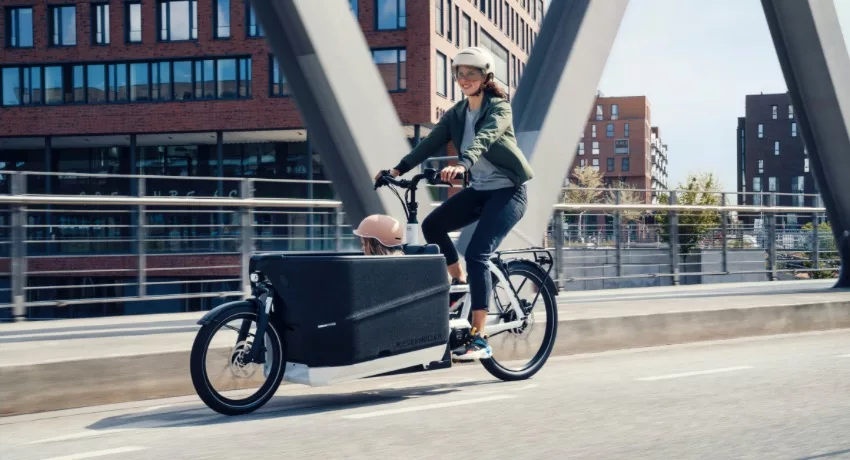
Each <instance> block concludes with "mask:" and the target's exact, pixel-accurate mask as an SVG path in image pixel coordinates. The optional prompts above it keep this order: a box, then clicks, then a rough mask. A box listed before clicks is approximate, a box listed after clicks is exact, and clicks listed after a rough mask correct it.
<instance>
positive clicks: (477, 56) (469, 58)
mask: <svg viewBox="0 0 850 460" xmlns="http://www.w3.org/2000/svg"><path fill="white" fill-rule="evenodd" d="M462 65H465V66H468V67H475V68H477V69H481V72H482V73H483V74H484V76H485V77H487V75H490V74H492V75H495V72H496V60H495V59H494V58H493V55H492V54H491V53H490V50H488V49H486V48H481V47H480V46H473V47H471V48H466V49H464V50H462V51H461V52H459V53H457V55H456V56H455V60H454V63H453V64H452V74H454V73H456V72H457V68H458V66H462Z"/></svg>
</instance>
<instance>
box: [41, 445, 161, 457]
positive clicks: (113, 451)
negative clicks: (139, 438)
mask: <svg viewBox="0 0 850 460" xmlns="http://www.w3.org/2000/svg"><path fill="white" fill-rule="evenodd" d="M145 449H147V447H132V446H131V447H119V448H117V449H106V450H94V451H91V452H83V453H81V454H74V455H65V456H63V457H51V458H48V459H47V460H82V459H84V458H95V457H103V456H106V455H114V454H126V453H127V452H138V451H140V450H145Z"/></svg>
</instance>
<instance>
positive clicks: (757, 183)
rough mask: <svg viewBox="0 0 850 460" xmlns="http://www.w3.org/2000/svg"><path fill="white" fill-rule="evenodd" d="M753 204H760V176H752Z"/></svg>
mask: <svg viewBox="0 0 850 460" xmlns="http://www.w3.org/2000/svg"><path fill="white" fill-rule="evenodd" d="M753 192H755V194H754V195H753V205H755V206H761V177H753Z"/></svg>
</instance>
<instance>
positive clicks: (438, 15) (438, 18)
mask: <svg viewBox="0 0 850 460" xmlns="http://www.w3.org/2000/svg"><path fill="white" fill-rule="evenodd" d="M434 3H435V4H436V5H435V17H434V19H435V29H436V30H437V33H438V34H440V35H443V33H444V32H445V26H444V23H443V0H434Z"/></svg>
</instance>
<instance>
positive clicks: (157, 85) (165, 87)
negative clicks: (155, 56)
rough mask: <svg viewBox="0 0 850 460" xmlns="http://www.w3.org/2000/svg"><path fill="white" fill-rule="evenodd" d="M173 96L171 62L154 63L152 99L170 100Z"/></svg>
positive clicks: (152, 66) (152, 67)
mask: <svg viewBox="0 0 850 460" xmlns="http://www.w3.org/2000/svg"><path fill="white" fill-rule="evenodd" d="M171 98H172V96H171V63H170V62H160V63H156V62H155V63H152V64H151V100H154V101H170V100H171Z"/></svg>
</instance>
